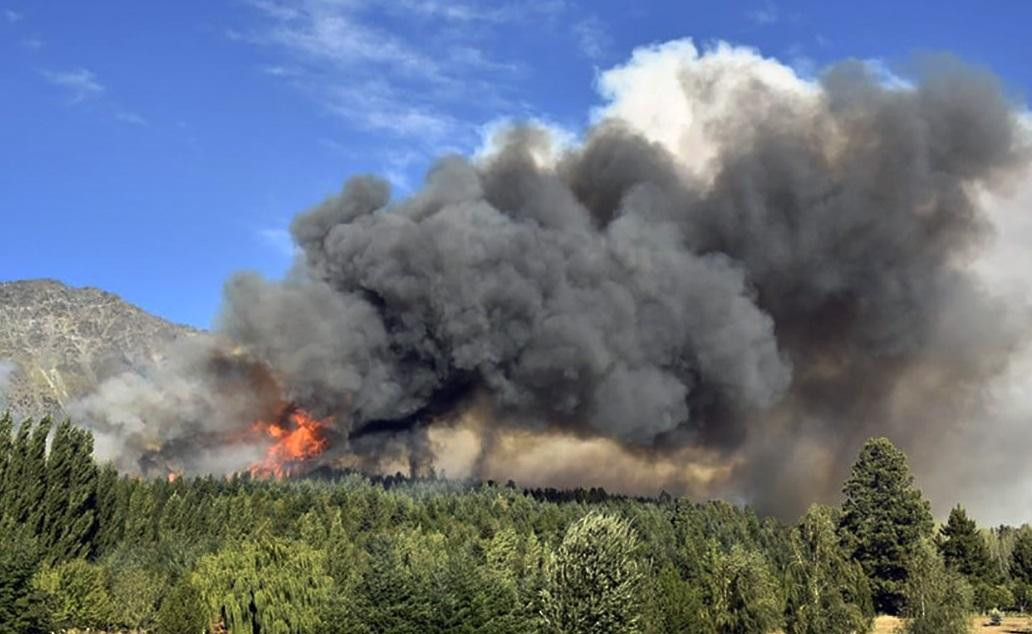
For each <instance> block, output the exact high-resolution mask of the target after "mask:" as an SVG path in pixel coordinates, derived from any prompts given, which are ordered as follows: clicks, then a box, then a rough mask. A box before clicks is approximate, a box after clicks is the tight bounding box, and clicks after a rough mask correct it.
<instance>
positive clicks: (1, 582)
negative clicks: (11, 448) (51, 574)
mask: <svg viewBox="0 0 1032 634" xmlns="http://www.w3.org/2000/svg"><path fill="white" fill-rule="evenodd" d="M0 482H2V481H0ZM39 558H40V557H39V550H38V548H37V546H36V543H35V541H34V540H32V539H31V538H27V537H25V536H23V535H22V534H21V533H20V532H19V531H9V532H7V533H6V534H0V634H36V633H38V632H47V631H49V626H50V622H49V616H48V613H47V609H46V605H45V603H44V599H45V597H44V595H43V593H42V592H40V591H39V590H38V589H37V588H36V587H35V586H34V585H33V584H32V579H33V576H34V575H35V574H36V571H37V570H38V567H39Z"/></svg>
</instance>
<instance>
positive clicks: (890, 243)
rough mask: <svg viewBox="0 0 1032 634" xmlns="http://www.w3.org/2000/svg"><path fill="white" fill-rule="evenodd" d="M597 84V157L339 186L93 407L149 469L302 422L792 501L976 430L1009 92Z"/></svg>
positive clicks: (678, 49)
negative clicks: (888, 450)
mask: <svg viewBox="0 0 1032 634" xmlns="http://www.w3.org/2000/svg"><path fill="white" fill-rule="evenodd" d="M600 88H601V90H602V92H603V94H604V95H605V96H606V97H607V98H608V100H609V102H608V105H607V106H606V107H604V108H601V109H599V110H598V111H597V112H596V113H595V116H596V118H597V124H596V125H595V126H594V127H593V128H592V129H591V130H590V131H589V132H588V133H587V134H586V136H585V138H584V140H583V142H582V143H580V144H571V145H568V146H566V147H563V148H557V147H555V146H554V144H553V136H552V135H550V134H549V133H548V131H547V130H544V129H541V128H538V127H534V126H526V127H520V126H515V127H512V128H509V129H507V130H505V131H504V132H502V133H501V134H499V135H498V136H497V137H496V138H495V139H494V140H493V142H492V143H491V144H490V146H489V148H488V149H487V150H486V151H485V152H483V153H482V154H481V155H480V156H478V157H477V159H475V160H468V159H464V158H462V157H457V156H453V157H446V158H443V159H441V160H440V161H439V162H438V163H437V164H436V165H435V166H434V167H433V169H432V170H431V171H430V173H429V174H428V176H427V179H426V184H425V186H424V187H423V189H422V190H420V191H419V192H417V193H415V194H414V195H413V196H411V197H409V198H406V199H402V200H394V199H392V198H391V195H390V191H389V188H388V185H387V184H386V182H385V181H383V180H381V179H378V178H376V177H371V176H368V177H357V178H353V179H351V180H349V181H348V183H347V184H346V186H345V187H344V189H343V191H342V192H341V193H340V194H339V195H337V196H334V197H331V198H329V199H327V200H326V201H324V202H323V203H321V204H319V205H317V206H316V207H314V208H313V209H311V210H309V211H306V212H305V213H302V214H301V215H299V216H298V217H297V218H296V219H295V220H294V222H293V225H292V227H291V232H292V235H293V237H294V240H295V242H296V244H297V245H298V247H299V249H300V255H299V257H298V261H297V262H296V264H295V266H294V268H293V270H292V271H291V272H290V274H289V275H288V276H287V277H286V278H285V279H284V280H282V281H269V280H265V279H262V278H260V277H258V276H255V275H250V274H245V275H239V276H237V277H234V278H233V279H232V280H230V282H229V283H228V285H227V290H226V300H225V305H224V308H223V311H222V314H221V316H220V319H219V327H218V332H219V337H220V339H218V340H216V339H212V340H204V342H203V343H197V344H195V345H196V348H195V349H194V350H193V351H192V352H189V353H186V354H185V355H183V357H184V360H182V361H179V362H177V363H173V364H172V365H170V366H168V367H165V368H162V369H160V370H155V373H154V375H153V376H149V377H132V378H130V377H122V378H119V379H116V380H115V381H113V382H111V383H109V384H107V385H105V386H103V387H102V389H101V390H100V392H99V393H98V394H97V395H95V396H94V397H92V398H91V399H87V401H85V402H84V403H83V404H82V412H83V415H84V416H85V417H86V418H88V419H89V420H92V421H94V424H95V425H96V426H97V428H98V429H100V430H102V431H104V432H105V433H108V434H109V435H110V436H111V437H112V438H117V439H126V438H132V439H134V440H133V442H132V443H129V444H128V445H126V446H127V447H131V448H133V449H132V450H131V451H126V450H125V448H124V447H123V449H122V451H123V452H124V453H123V458H126V459H128V460H130V461H132V460H137V461H138V460H139V458H140V457H142V456H144V455H148V454H146V453H145V450H146V449H147V448H148V447H150V444H153V447H152V448H153V449H157V450H158V454H159V455H161V456H163V457H168V456H170V455H171V456H173V457H175V456H179V455H181V453H182V452H179V451H176V450H175V449H174V448H175V447H176V446H177V443H182V444H183V445H182V446H184V447H194V446H198V445H199V446H204V447H210V446H211V445H212V439H213V438H215V439H221V438H229V437H231V436H232V434H233V433H234V430H237V429H240V428H241V425H244V426H246V422H247V421H248V420H251V419H253V418H254V417H257V416H262V415H267V412H268V411H269V410H270V409H273V408H274V407H275V406H276V404H277V403H281V402H290V403H295V404H297V405H300V406H302V407H305V408H306V409H309V410H311V411H312V412H313V413H315V414H316V415H317V416H320V417H323V416H325V417H330V418H331V419H332V420H333V421H334V423H333V424H334V430H335V433H336V434H337V435H338V437H339V439H340V442H339V443H338V445H337V449H338V451H337V452H336V455H338V456H339V455H341V454H344V453H348V454H351V455H352V457H358V459H359V460H365V461H368V464H376V463H377V462H382V461H384V460H387V461H390V460H396V459H399V458H400V459H406V460H408V461H409V462H410V463H411V464H413V465H414V468H418V467H419V465H420V464H426V463H427V462H434V461H437V462H438V463H444V462H447V461H448V460H451V462H452V463H453V464H456V465H457V464H458V463H460V462H462V460H459V461H456V460H454V459H453V458H443V456H445V453H446V452H445V451H442V447H445V448H450V449H449V451H451V450H454V451H458V452H459V453H461V454H462V455H466V456H469V460H466V462H465V463H464V466H462V467H461V469H466V470H468V471H469V472H470V473H472V474H473V475H480V476H490V477H495V478H502V477H513V478H516V479H520V477H521V476H524V475H527V476H529V477H530V479H531V480H536V479H539V478H540V475H541V473H552V474H553V475H554V478H553V480H554V481H556V482H555V483H558V484H567V485H568V484H574V483H576V482H577V481H578V480H582V481H581V482H580V483H581V484H586V485H591V484H594V482H592V479H593V478H595V477H597V476H598V474H599V472H600V471H602V470H603V469H604V468H605V466H604V464H603V463H605V464H608V465H610V468H611V469H610V471H611V473H612V472H619V473H621V474H623V475H622V476H621V480H622V481H623V482H624V483H627V484H628V485H629V486H630V487H631V488H635V489H648V488H649V487H650V486H655V485H662V486H664V487H668V488H674V489H677V492H691V493H694V494H698V495H705V494H718V493H719V494H723V495H737V496H739V498H740V499H742V500H745V501H751V502H753V503H756V504H759V505H761V506H762V507H765V508H776V509H780V510H782V511H786V512H794V511H796V510H798V509H799V507H800V506H801V505H803V504H805V503H808V502H810V501H812V500H813V499H814V498H818V497H825V498H826V497H828V496H829V495H831V494H832V493H833V491H834V490H835V489H837V487H838V486H839V483H840V477H841V475H842V472H843V470H844V468H845V466H846V465H847V464H848V461H849V460H850V459H851V457H852V454H853V452H855V450H856V448H857V446H858V445H859V443H860V442H862V441H863V439H864V438H866V437H867V436H870V435H872V434H889V435H891V436H892V437H893V438H894V439H896V440H897V441H898V442H900V443H902V444H904V446H907V447H908V448H909V447H913V446H916V445H918V444H920V443H925V442H926V441H927V442H928V443H930V444H932V445H934V446H935V447H937V448H939V449H941V448H942V447H944V446H946V445H944V444H942V443H946V442H948V440H949V438H951V437H953V436H954V435H955V434H956V433H957V431H958V430H963V429H964V423H966V422H967V421H968V420H969V417H971V416H976V415H979V413H980V412H983V411H984V402H985V394H986V388H987V385H989V383H990V382H991V381H992V380H993V379H994V378H995V377H997V376H999V375H1001V373H1003V372H1004V371H1005V370H1006V369H1007V367H1008V363H1009V361H1010V359H1011V356H1012V354H1013V353H1014V352H1015V350H1017V349H1018V348H1019V347H1020V346H1021V345H1022V344H1023V342H1024V336H1025V331H1026V330H1027V327H1028V323H1029V321H1028V313H1027V311H1026V308H1025V305H1024V304H1023V303H1020V302H1015V301H1013V300H1012V298H1009V296H1002V295H996V294H993V293H992V292H991V291H990V290H989V289H988V287H987V286H986V284H985V283H984V282H983V280H982V278H981V277H980V276H979V275H977V274H976V272H975V271H974V266H973V263H974V262H976V260H977V258H978V256H979V254H980V253H981V252H983V251H984V249H985V248H986V245H987V244H989V243H990V241H991V239H992V229H993V227H992V224H991V222H990V216H989V215H987V213H986V211H985V209H984V207H983V204H984V202H985V201H986V200H987V199H988V198H987V197H991V195H992V194H991V193H990V192H993V191H995V190H997V188H998V187H999V186H1000V185H1001V184H1006V183H1008V182H1009V181H1008V179H1013V178H1014V177H1015V174H1018V173H1019V172H1020V171H1021V170H1022V169H1024V168H1025V167H1026V166H1027V165H1028V158H1029V154H1028V139H1027V136H1026V132H1025V131H1024V129H1023V128H1022V127H1021V125H1020V123H1019V117H1018V114H1017V111H1016V109H1015V106H1014V105H1013V104H1011V103H1009V102H1008V101H1007V100H1006V99H1005V97H1004V95H1003V93H1002V91H1001V89H1000V86H999V85H998V82H997V81H996V80H995V79H994V78H993V77H992V76H990V75H989V74H987V73H984V72H981V71H979V70H976V69H972V68H968V67H965V66H963V65H961V64H960V63H958V62H955V61H951V60H942V59H940V60H932V61H929V62H928V63H927V64H925V65H924V66H923V68H922V69H921V71H920V72H919V73H918V74H917V75H916V76H915V77H914V78H913V81H912V82H910V83H905V84H904V83H901V82H897V83H894V84H891V85H887V84H886V82H885V81H883V78H881V77H879V76H878V75H877V74H876V73H874V72H873V71H872V70H871V68H870V67H869V66H868V65H865V64H863V63H859V62H846V63H842V64H839V65H837V66H834V67H832V68H829V69H828V70H827V71H826V72H825V73H824V74H823V75H822V76H821V78H820V80H819V81H816V82H809V81H804V80H802V79H800V78H798V77H797V76H796V75H795V74H794V73H793V72H792V71H791V70H790V69H788V68H786V67H784V66H782V65H780V64H778V63H776V62H774V61H771V60H765V59H763V58H761V57H759V56H758V55H756V54H755V53H753V52H751V51H748V50H745V49H738V48H732V47H729V46H726V45H722V46H720V47H718V48H716V49H714V50H712V51H710V52H707V53H705V54H699V52H698V51H697V50H696V49H695V48H694V47H693V46H692V45H691V44H690V43H689V42H686V41H680V42H674V43H670V44H667V45H663V46H660V47H653V48H649V49H642V50H640V51H637V52H636V53H635V55H634V57H633V58H632V59H631V61H630V62H629V63H628V64H627V65H626V66H623V67H620V68H617V69H613V70H611V71H608V72H607V73H605V74H603V75H602V77H601V79H600ZM212 342H215V343H212ZM213 350H219V351H220V352H219V353H218V354H214V353H213V352H212V351H213ZM216 360H218V361H221V363H219V362H215V361H216ZM227 377H229V378H227ZM259 377H260V379H261V380H258V378H259ZM256 397H259V398H256ZM933 439H934V440H935V441H933ZM940 439H941V440H942V443H939V442H937V441H938V440H940ZM148 443H150V444H148ZM449 443H450V444H449ZM224 444H225V445H226V446H229V445H231V443H229V442H228V441H227V442H226V443H224ZM220 446H221V445H220ZM564 446H565V447H568V449H566V450H564V451H561V452H557V451H556V450H555V448H556V447H564ZM435 447H436V448H437V452H436V455H437V456H442V457H441V458H435V451H434V449H435ZM461 447H465V449H461ZM170 448H172V449H170ZM542 448H544V449H542ZM524 450H525V451H524ZM933 453H934V452H931V451H929V452H927V454H928V455H933ZM529 456H537V458H534V457H529ZM603 456H609V457H610V459H609V460H605V459H604V458H603ZM923 456H924V454H921V453H920V452H919V455H918V460H922V459H923ZM617 457H618V458H617ZM600 461H601V462H600ZM545 462H548V463H549V464H550V465H551V466H550V468H549V469H545V470H544V471H543V470H542V465H543V464H544V463H545ZM190 467H193V468H196V467H197V465H188V468H190ZM506 471H510V472H511V473H509V474H507V473H506ZM635 473H637V474H639V475H637V476H636V475H633V474H635ZM641 474H644V475H641ZM535 483H537V484H547V483H548V482H535ZM648 492H652V493H654V492H656V490H652V491H648Z"/></svg>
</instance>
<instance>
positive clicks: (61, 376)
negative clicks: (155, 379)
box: [0, 280, 198, 417]
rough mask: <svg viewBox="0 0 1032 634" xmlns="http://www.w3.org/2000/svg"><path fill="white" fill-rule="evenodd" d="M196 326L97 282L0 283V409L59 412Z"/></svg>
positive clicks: (159, 353) (26, 412)
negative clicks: (158, 313)
mask: <svg viewBox="0 0 1032 634" xmlns="http://www.w3.org/2000/svg"><path fill="white" fill-rule="evenodd" d="M196 332H198V331H196V330H194V329H192V328H189V327H187V326H181V325H177V324H173V323H170V322H168V321H165V320H164V319H161V318H160V317H156V316H154V315H151V314H150V313H148V312H146V311H144V310H143V309H141V308H138V307H136V306H133V305H132V304H130V303H128V302H126V301H125V300H123V299H122V298H120V297H119V296H117V295H115V294H113V293H108V292H106V291H102V290H100V289H96V288H89V287H87V288H73V287H71V286H67V285H65V284H62V283H61V282H58V281H56V280H24V281H16V282H0V411H2V410H3V409H10V410H11V411H12V412H13V413H14V414H15V415H16V416H18V417H24V416H41V415H44V414H54V415H60V414H61V412H62V409H63V408H64V407H65V406H66V405H67V404H68V403H70V402H72V401H74V400H75V399H77V398H79V397H81V396H83V395H85V394H87V393H89V392H90V391H92V389H93V388H94V387H95V386H96V385H97V384H98V383H99V382H100V381H102V380H104V379H105V378H107V377H109V376H112V375H114V374H117V373H119V372H122V371H123V370H126V369H128V368H131V367H136V366H138V365H139V364H142V363H146V362H152V361H158V362H160V361H161V359H162V355H163V353H164V350H165V349H166V347H167V346H168V344H170V343H171V342H173V341H175V340H177V339H180V338H182V337H189V336H191V335H192V334H194V333H196Z"/></svg>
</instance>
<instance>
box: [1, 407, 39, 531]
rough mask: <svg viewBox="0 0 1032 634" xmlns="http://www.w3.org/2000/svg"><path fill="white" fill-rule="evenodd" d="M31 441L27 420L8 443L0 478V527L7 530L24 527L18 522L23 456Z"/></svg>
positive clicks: (23, 468) (27, 450)
mask: <svg viewBox="0 0 1032 634" xmlns="http://www.w3.org/2000/svg"><path fill="white" fill-rule="evenodd" d="M31 442H32V424H31V423H30V422H29V421H25V422H23V423H22V424H21V425H19V426H18V429H17V431H16V432H15V433H14V437H13V439H12V441H11V443H10V445H8V450H7V463H6V465H5V468H4V479H3V480H0V529H2V530H4V531H7V530H10V529H11V528H12V527H15V526H17V527H19V528H24V527H23V526H22V524H21V523H20V518H19V515H20V514H21V496H22V486H21V485H22V479H23V478H24V475H23V471H24V470H25V468H26V459H25V456H26V455H27V454H28V452H29V445H30V443H31Z"/></svg>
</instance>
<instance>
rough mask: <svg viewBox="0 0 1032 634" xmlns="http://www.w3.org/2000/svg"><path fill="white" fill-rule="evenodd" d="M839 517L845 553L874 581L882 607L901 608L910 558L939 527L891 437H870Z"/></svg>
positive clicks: (878, 604)
mask: <svg viewBox="0 0 1032 634" xmlns="http://www.w3.org/2000/svg"><path fill="white" fill-rule="evenodd" d="M843 493H845V495H846V501H845V503H844V504H843V505H842V516H841V519H840V522H839V528H840V533H841V537H842V540H843V546H844V547H845V551H846V553H847V554H848V555H849V556H850V557H851V558H852V559H853V560H855V561H858V562H860V565H861V566H862V567H863V569H864V573H865V574H866V575H867V577H868V579H869V580H870V581H871V591H872V596H873V598H874V606H875V609H876V610H877V611H878V612H881V613H885V614H900V612H901V611H902V609H903V604H904V598H903V585H904V584H905V583H906V580H907V563H906V562H908V561H910V560H911V558H912V556H913V554H914V552H915V549H917V548H918V547H919V545H920V544H921V541H922V540H923V539H925V538H927V537H930V536H931V534H932V530H933V528H934V525H933V522H932V513H931V510H930V508H929V505H928V502H927V501H926V500H925V499H924V498H923V497H922V496H921V492H920V491H919V490H917V489H916V488H914V477H913V476H912V475H911V473H910V467H909V466H908V465H907V457H906V455H905V454H904V453H903V452H902V451H900V450H899V449H897V448H896V447H895V446H894V445H893V444H892V443H891V442H889V440H888V439H887V438H872V439H870V440H868V441H867V442H866V443H865V444H864V447H863V449H861V451H860V456H859V458H858V459H857V461H856V463H855V464H854V465H853V470H852V472H851V473H850V476H849V479H847V480H846V483H845V486H844V487H843Z"/></svg>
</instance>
